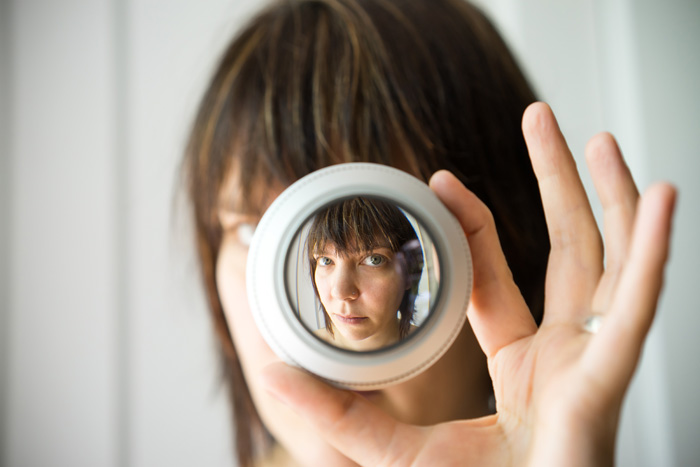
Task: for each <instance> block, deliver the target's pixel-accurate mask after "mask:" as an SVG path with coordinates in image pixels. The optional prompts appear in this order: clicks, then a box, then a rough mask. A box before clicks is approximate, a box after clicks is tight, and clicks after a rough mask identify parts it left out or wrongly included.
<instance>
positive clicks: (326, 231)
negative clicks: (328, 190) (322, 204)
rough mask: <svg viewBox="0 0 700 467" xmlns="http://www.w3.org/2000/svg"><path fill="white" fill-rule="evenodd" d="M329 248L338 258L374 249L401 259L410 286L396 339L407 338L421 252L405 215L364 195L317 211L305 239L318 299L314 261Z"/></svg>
mask: <svg viewBox="0 0 700 467" xmlns="http://www.w3.org/2000/svg"><path fill="white" fill-rule="evenodd" d="M329 246H330V247H332V248H333V249H334V250H335V251H336V252H337V253H338V254H339V255H341V256H344V255H347V254H353V253H367V254H369V253H371V252H372V251H373V250H374V249H375V248H389V249H390V250H391V251H392V252H394V253H396V257H397V258H401V260H402V262H403V264H404V273H405V274H406V277H407V279H408V281H409V283H410V284H411V285H410V287H409V288H408V289H407V290H406V292H405V293H404V294H403V297H402V299H401V304H400V305H399V309H398V310H397V311H398V312H399V313H400V318H399V339H404V338H406V336H408V334H409V332H410V330H411V324H412V323H413V314H414V313H415V302H416V297H417V295H418V283H419V282H420V277H421V272H422V269H423V253H422V250H421V246H420V242H419V240H418V235H417V234H416V232H415V230H414V229H413V225H411V222H410V221H409V220H408V218H407V217H406V215H405V214H404V212H403V211H402V210H401V209H399V208H398V207H397V206H396V205H394V204H392V203H390V202H387V201H383V200H380V199H373V198H367V197H363V196H358V197H355V198H349V199H346V200H343V201H340V202H338V203H334V204H332V205H330V206H328V207H326V208H324V209H322V210H321V211H320V212H318V213H317V214H316V216H315V217H314V219H313V222H312V223H311V227H310V229H309V234H308V237H307V253H308V260H309V267H310V269H309V270H310V272H311V283H312V284H313V288H314V293H315V294H316V298H318V297H319V293H318V289H317V287H316V281H315V278H314V277H315V271H316V265H317V263H318V259H317V258H318V255H321V254H323V252H324V251H326V248H327V247H329ZM319 304H320V308H321V311H322V312H323V317H324V320H325V325H326V331H328V333H329V334H330V335H331V336H333V335H334V333H333V325H332V322H331V319H330V317H329V316H328V313H327V312H326V309H325V308H324V306H323V304H322V303H320V299H319Z"/></svg>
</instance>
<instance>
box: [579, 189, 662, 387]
mask: <svg viewBox="0 0 700 467" xmlns="http://www.w3.org/2000/svg"><path fill="white" fill-rule="evenodd" d="M675 202H676V189H675V188H674V187H673V186H671V185H669V184H666V183H659V184H656V185H654V186H652V187H651V188H649V189H648V190H647V192H646V193H645V194H644V196H642V198H641V201H640V204H639V208H638V210H637V216H636V219H635V223H634V230H633V236H632V243H631V245H630V251H629V257H628V260H627V263H626V264H625V265H624V267H623V270H622V275H621V277H620V281H619V283H618V285H617V289H616V290H615V291H614V294H613V299H612V302H611V305H610V309H609V310H608V313H607V315H606V317H605V322H604V323H603V325H602V326H601V328H600V331H599V332H598V334H597V335H596V336H595V338H594V339H592V342H591V346H590V347H589V351H588V353H587V355H586V357H585V363H586V364H587V366H588V367H589V370H590V371H591V372H592V373H591V374H593V372H594V373H595V374H596V375H597V378H598V379H599V381H600V382H601V383H603V384H605V385H606V386H608V385H610V387H609V389H610V390H611V391H612V394H622V393H623V392H624V390H625V388H626V387H627V385H628V384H629V381H630V380H631V378H632V375H633V374H634V370H635V368H636V366H637V362H638V360H639V356H640V354H641V350H642V346H643V344H644V339H645V337H646V335H647V333H648V332H649V328H650V327H651V323H652V321H653V319H654V315H655V312H656V307H657V303H658V299H659V295H660V293H661V288H662V285H663V275H664V266H665V264H666V260H667V259H668V254H669V244H670V237H671V223H672V222H671V221H672V218H673V212H674V208H675Z"/></svg>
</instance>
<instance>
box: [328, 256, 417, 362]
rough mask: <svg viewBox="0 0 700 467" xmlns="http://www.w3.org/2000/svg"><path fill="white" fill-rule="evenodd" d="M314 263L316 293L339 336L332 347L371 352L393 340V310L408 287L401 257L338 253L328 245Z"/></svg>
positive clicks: (395, 322)
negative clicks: (336, 344) (336, 345)
mask: <svg viewBox="0 0 700 467" xmlns="http://www.w3.org/2000/svg"><path fill="white" fill-rule="evenodd" d="M314 259H315V261H316V269H315V271H314V280H315V282H316V289H317V290H318V294H319V298H320V299H321V303H322V304H323V307H324V308H325V309H326V313H327V314H328V316H329V317H330V319H331V321H332V323H333V329H334V333H337V334H340V336H338V335H335V336H334V337H335V339H336V340H337V341H339V342H338V345H340V346H342V347H345V348H350V349H352V350H375V349H379V348H382V347H384V346H387V345H391V344H393V343H395V342H396V341H398V338H399V326H398V323H399V322H398V318H397V311H398V309H399V305H400V304H401V300H402V298H403V295H404V293H405V291H406V288H407V285H408V281H407V279H406V274H405V270H406V268H405V266H404V264H403V263H404V261H403V258H402V256H401V254H397V253H395V252H393V251H391V249H390V248H388V247H380V248H375V249H373V250H372V251H369V252H362V251H359V252H349V251H348V252H343V251H338V250H337V249H336V248H335V246H334V245H332V244H328V245H326V248H325V249H324V250H323V251H321V252H319V253H317V254H315V255H314Z"/></svg>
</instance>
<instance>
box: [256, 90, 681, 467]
mask: <svg viewBox="0 0 700 467" xmlns="http://www.w3.org/2000/svg"><path fill="white" fill-rule="evenodd" d="M523 134H524V136H525V140H526V143H527V146H528V150H529V153H530V157H531V159H532V164H533V167H534V170H535V174H536V176H537V179H538V182H539V186H540V190H541V194H542V200H543V204H544V208H545V215H546V218H547V224H548V229H549V234H550V240H551V246H552V248H551V253H550V258H549V264H548V271H547V279H546V288H545V313H544V318H543V322H542V324H541V325H540V327H539V328H537V326H536V325H535V323H534V321H533V319H532V317H531V315H530V313H529V311H528V309H527V307H526V305H525V302H524V300H523V299H522V297H521V295H520V293H519V291H518V288H517V287H516V285H515V284H514V283H513V280H512V277H511V274H510V271H509V269H508V265H507V264H506V261H505V258H504V256H503V253H502V251H501V248H500V245H499V242H498V237H497V234H496V230H495V225H494V221H493V218H492V216H491V213H490V212H489V210H488V209H487V208H486V206H485V205H484V204H483V203H481V201H480V200H479V199H477V197H476V196H475V195H474V194H472V193H471V192H470V191H468V190H467V189H466V188H465V187H464V186H463V185H461V184H460V183H459V181H458V180H457V179H456V178H455V177H454V176H452V175H451V174H450V173H448V172H444V171H443V172H438V173H436V174H435V175H434V176H433V177H432V179H431V182H430V186H431V188H432V189H433V190H434V191H435V193H436V194H437V196H438V197H439V198H440V199H441V200H442V201H443V202H444V203H445V205H446V206H447V207H448V208H449V209H450V210H451V212H452V213H453V214H454V215H455V216H456V218H457V219H458V220H459V222H460V223H461V225H462V227H463V229H464V231H465V233H466V235H467V238H468V241H469V245H470V247H471V251H472V255H473V263H474V289H473V294H472V297H471V301H470V305H469V307H468V310H467V316H468V318H469V322H470V324H471V326H472V328H473V330H474V333H475V335H476V337H477V339H478V341H479V344H480V345H481V348H482V349H483V351H484V353H485V354H486V355H487V358H488V366H489V372H490V375H491V378H492V381H493V385H494V392H495V396H496V404H497V413H496V414H495V415H490V416H486V417H482V418H476V419H471V420H460V421H456V422H448V423H441V424H437V425H433V426H429V427H418V426H413V425H409V424H405V423H400V422H398V421H396V420H395V419H394V418H392V417H391V416H389V415H388V414H386V413H385V412H383V411H382V410H380V409H379V408H377V407H376V406H374V405H373V404H371V403H369V402H368V401H366V400H365V399H364V398H363V397H360V396H358V395H356V394H354V393H352V392H349V391H343V390H339V389H336V388H333V387H330V386H328V385H327V384H325V383H323V382H321V381H319V380H318V379H316V378H314V377H312V376H310V375H308V374H306V373H305V372H304V371H302V370H299V369H295V368H291V367H288V366H286V365H284V364H281V363H275V364H272V365H269V366H268V367H267V368H266V369H265V372H264V375H263V382H262V384H263V385H264V387H265V388H266V389H267V390H268V391H269V392H270V394H272V395H273V396H274V397H275V398H277V399H278V400H280V401H282V402H283V403H284V404H285V405H287V406H288V407H289V408H290V409H291V410H293V411H294V412H295V413H297V414H299V415H300V416H301V417H302V418H304V419H305V420H306V421H307V422H308V423H309V424H310V425H311V426H313V427H314V428H315V429H316V430H317V432H318V433H319V434H320V435H321V436H322V437H323V438H324V439H325V440H326V441H327V442H329V443H330V444H331V445H333V446H334V447H335V448H336V449H338V450H339V451H340V452H342V453H343V454H345V455H346V456H348V457H349V458H351V459H353V460H354V461H356V462H357V463H359V464H361V465H368V466H369V465H372V466H382V465H480V466H488V465H499V466H503V465H537V466H561V465H567V466H604V465H612V464H613V462H614V446H615V436H616V432H617V426H618V419H619V414H620V410H621V406H622V401H623V397H624V394H625V391H626V389H627V387H628V385H629V382H630V380H631V378H632V375H633V373H634V371H635V368H636V366H637V363H638V360H639V357H640V354H641V350H642V346H643V343H644V340H645V337H646V335H647V333H648V330H649V328H650V326H651V323H652V320H653V317H654V314H655V310H656V306H657V300H658V297H659V294H660V291H661V286H662V281H663V270H664V265H665V263H666V260H667V257H668V251H669V242H670V234H671V220H672V216H673V211H674V206H675V199H676V190H675V189H674V188H673V187H672V186H671V185H669V184H666V183H658V184H655V185H653V186H651V187H650V188H649V189H648V190H647V191H646V192H645V193H644V195H643V196H642V197H640V196H639V194H638V192H637V188H636V186H635V184H634V181H633V179H632V177H631V174H630V172H629V169H628V168H627V166H626V165H625V163H624V161H623V159H622V155H621V154H620V151H619V149H618V147H617V144H616V142H615V140H614V139H613V137H612V136H611V135H609V134H607V133H602V134H599V135H597V136H595V137H593V138H592V139H591V141H590V142H589V143H588V145H587V146H586V159H587V162H588V165H589V169H590V171H591V174H592V177H593V181H594V184H595V187H596V191H597V193H598V196H599V198H600V201H601V204H602V207H603V216H604V237H605V244H606V248H607V251H606V253H607V255H606V263H605V267H604V259H603V242H602V239H601V235H600V233H599V230H598V228H597V226H596V222H595V219H594V216H593V214H592V211H591V208H590V204H589V201H588V198H587V196H586V194H585V192H584V189H583V186H582V184H581V181H580V178H579V175H578V172H577V169H576V165H575V162H574V160H573V158H572V156H571V153H570V151H569V149H568V147H567V145H566V142H565V140H564V137H563V136H562V134H561V132H560V130H559V127H558V125H557V122H556V119H555V117H554V115H553V113H552V111H551V109H550V108H549V107H548V106H547V105H546V104H543V103H535V104H532V105H531V106H530V107H528V109H527V110H526V111H525V113H524V116H523ZM591 314H600V315H602V316H603V322H602V326H601V327H600V329H599V330H598V332H597V333H595V334H592V333H590V332H587V331H585V330H584V328H583V323H584V321H585V319H586V317H588V316H590V315H591Z"/></svg>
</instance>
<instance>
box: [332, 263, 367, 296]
mask: <svg viewBox="0 0 700 467" xmlns="http://www.w3.org/2000/svg"><path fill="white" fill-rule="evenodd" d="M331 293H332V294H333V298H335V299H336V300H355V299H356V298H357V297H358V296H359V295H360V291H359V290H358V288H357V283H356V282H355V275H354V274H353V273H352V271H349V270H348V268H338V269H337V270H336V271H335V274H334V275H333V288H332V289H331Z"/></svg>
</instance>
